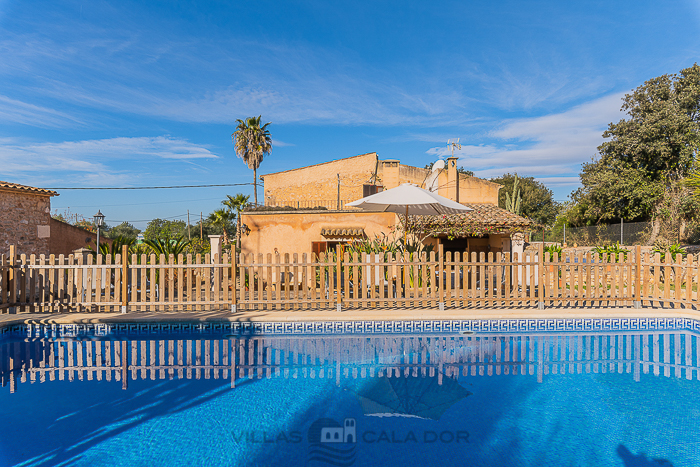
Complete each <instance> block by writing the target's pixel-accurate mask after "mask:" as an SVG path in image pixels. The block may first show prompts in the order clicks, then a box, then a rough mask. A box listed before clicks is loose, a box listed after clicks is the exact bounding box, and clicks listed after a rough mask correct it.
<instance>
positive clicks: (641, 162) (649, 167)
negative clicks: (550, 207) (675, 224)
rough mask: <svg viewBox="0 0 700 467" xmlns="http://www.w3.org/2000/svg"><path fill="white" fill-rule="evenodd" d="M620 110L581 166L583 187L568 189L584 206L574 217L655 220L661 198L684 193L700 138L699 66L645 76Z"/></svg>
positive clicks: (586, 220)
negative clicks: (594, 152) (621, 114)
mask: <svg viewBox="0 0 700 467" xmlns="http://www.w3.org/2000/svg"><path fill="white" fill-rule="evenodd" d="M622 110H623V111H625V112H626V113H627V115H628V116H629V118H626V119H622V120H620V121H619V122H617V123H610V124H609V126H608V129H607V130H606V131H605V132H604V133H603V137H604V138H607V139H609V140H608V141H606V142H604V143H603V144H601V145H600V146H598V157H597V158H594V159H593V161H592V162H590V163H587V164H584V165H583V169H582V172H581V184H582V187H581V188H580V189H578V190H577V191H575V192H574V193H573V194H572V199H573V200H574V201H575V202H576V203H577V204H581V205H583V206H585V209H584V210H579V214H580V217H579V219H577V220H578V222H581V223H599V222H601V221H602V222H605V221H609V220H614V219H619V218H624V219H625V220H630V221H632V220H640V221H641V220H649V219H655V218H657V217H658V215H659V214H660V213H661V211H662V210H665V209H666V208H664V207H663V206H662V205H663V204H664V198H666V197H671V196H673V197H676V198H677V197H678V196H681V197H682V196H686V195H685V194H684V191H683V190H679V185H680V184H681V182H682V181H683V180H684V179H685V178H686V177H687V176H688V175H689V174H690V172H691V170H692V168H693V165H694V162H695V159H696V156H697V152H698V145H699V143H700V66H698V65H697V63H696V64H694V65H693V66H692V67H690V68H686V69H683V70H681V71H680V73H678V74H674V75H663V76H659V77H657V78H653V79H650V80H648V81H646V82H645V83H644V84H643V85H641V86H639V87H638V88H636V89H635V90H634V91H633V92H632V93H630V94H626V95H625V97H624V98H623V105H622ZM686 192H687V190H686ZM679 202H680V205H682V204H684V203H685V202H683V201H682V200H680V201H679ZM676 204H678V203H676ZM681 211H683V210H682V209H681Z"/></svg>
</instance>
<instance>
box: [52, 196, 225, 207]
mask: <svg viewBox="0 0 700 467" xmlns="http://www.w3.org/2000/svg"><path fill="white" fill-rule="evenodd" d="M216 199H221V197H217V198H200V199H183V200H176V201H154V202H152V203H119V204H102V203H98V204H85V205H81V206H56V207H54V208H53V209H71V208H95V207H98V206H99V207H106V206H145V205H148V204H171V203H189V202H193V201H213V200H216Z"/></svg>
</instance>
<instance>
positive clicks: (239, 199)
mask: <svg viewBox="0 0 700 467" xmlns="http://www.w3.org/2000/svg"><path fill="white" fill-rule="evenodd" d="M226 198H227V199H225V200H223V201H222V202H221V204H223V205H224V206H226V207H227V208H228V209H229V211H230V212H233V211H235V212H236V214H235V215H236V245H237V246H238V247H240V245H241V242H240V235H241V211H243V209H245V207H246V206H247V205H248V200H249V199H250V195H244V194H242V193H238V194H237V195H236V196H231V195H226Z"/></svg>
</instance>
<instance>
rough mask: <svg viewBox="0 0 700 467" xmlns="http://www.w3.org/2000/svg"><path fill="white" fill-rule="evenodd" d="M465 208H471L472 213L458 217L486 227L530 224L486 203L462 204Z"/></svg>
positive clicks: (468, 212) (526, 220) (519, 217)
mask: <svg viewBox="0 0 700 467" xmlns="http://www.w3.org/2000/svg"><path fill="white" fill-rule="evenodd" d="M462 204H464V205H465V206H467V207H469V208H472V209H473V211H467V212H465V213H464V214H460V216H463V217H466V218H467V219H468V220H472V221H474V222H480V223H482V224H488V225H508V226H513V227H520V226H529V225H530V224H532V222H530V221H529V220H528V219H526V218H524V217H522V216H518V215H517V214H513V213H512V212H510V211H507V210H505V209H503V208H499V207H498V206H494V205H493V204H487V203H462Z"/></svg>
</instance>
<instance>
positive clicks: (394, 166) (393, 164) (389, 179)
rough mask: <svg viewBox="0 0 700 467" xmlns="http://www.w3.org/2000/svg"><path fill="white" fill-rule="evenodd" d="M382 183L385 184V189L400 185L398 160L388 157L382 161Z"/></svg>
mask: <svg viewBox="0 0 700 467" xmlns="http://www.w3.org/2000/svg"><path fill="white" fill-rule="evenodd" d="M382 185H384V189H385V190H388V189H390V188H396V187H397V186H399V161H398V160H396V159H387V160H385V161H382Z"/></svg>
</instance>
